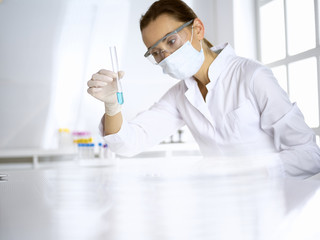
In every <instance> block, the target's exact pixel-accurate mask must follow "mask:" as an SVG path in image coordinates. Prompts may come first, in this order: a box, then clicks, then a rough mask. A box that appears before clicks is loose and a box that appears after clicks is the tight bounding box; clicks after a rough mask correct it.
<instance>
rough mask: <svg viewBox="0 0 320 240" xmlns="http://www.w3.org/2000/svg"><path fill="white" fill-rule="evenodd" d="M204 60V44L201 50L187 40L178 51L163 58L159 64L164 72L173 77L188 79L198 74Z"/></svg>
mask: <svg viewBox="0 0 320 240" xmlns="http://www.w3.org/2000/svg"><path fill="white" fill-rule="evenodd" d="M203 62H204V53H203V49H202V45H201V50H200V52H199V51H198V50H197V49H195V48H194V47H193V46H192V44H191V43H190V41H187V42H186V43H185V44H183V45H182V46H181V47H180V48H179V49H178V50H177V51H175V52H174V53H172V54H171V55H169V56H168V57H166V58H165V59H163V60H162V61H161V62H160V63H159V65H160V66H161V67H162V70H163V73H165V74H169V75H170V76H171V77H173V78H177V79H186V78H189V77H192V76H193V75H194V74H196V73H197V72H198V71H199V69H200V68H201V66H202V64H203Z"/></svg>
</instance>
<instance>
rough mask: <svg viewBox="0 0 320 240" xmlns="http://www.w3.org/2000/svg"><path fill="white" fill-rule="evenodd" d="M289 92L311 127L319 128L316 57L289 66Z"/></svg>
mask: <svg viewBox="0 0 320 240" xmlns="http://www.w3.org/2000/svg"><path fill="white" fill-rule="evenodd" d="M289 80H290V85H289V92H290V98H291V100H292V101H294V102H297V104H298V106H299V108H300V109H301V111H302V112H303V114H304V117H305V120H306V122H307V124H308V125H309V126H310V127H318V126H319V105H318V81H317V61H316V58H315V57H312V58H307V59H304V60H301V61H297V62H293V63H291V64H289Z"/></svg>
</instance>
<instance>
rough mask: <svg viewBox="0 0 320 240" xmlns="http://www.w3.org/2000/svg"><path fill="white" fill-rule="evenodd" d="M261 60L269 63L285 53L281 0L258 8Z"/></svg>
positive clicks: (281, 57) (275, 0)
mask: <svg viewBox="0 0 320 240" xmlns="http://www.w3.org/2000/svg"><path fill="white" fill-rule="evenodd" d="M260 40H261V60H262V62H264V63H270V62H273V61H275V60H279V59H283V58H284V57H285V55H286V52H285V51H286V47H285V27H284V8H283V0H274V1H271V2H269V3H267V4H265V5H263V6H262V7H261V8H260Z"/></svg>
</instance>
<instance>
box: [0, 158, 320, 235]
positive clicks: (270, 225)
mask: <svg viewBox="0 0 320 240" xmlns="http://www.w3.org/2000/svg"><path fill="white" fill-rule="evenodd" d="M252 160H253V159H248V160H246V159H240V161H239V159H232V160H229V159H223V161H222V159H219V160H213V159H203V158H200V157H171V158H168V157H166V158H131V159H113V160H112V161H108V162H105V164H104V165H72V166H71V165H70V166H69V167H64V168H38V169H30V170H19V171H14V170H6V171H1V170H0V174H2V175H0V239H1V240H11V239H24V240H29V239H30V240H38V239H39V240H40V239H41V240H43V239H46V240H50V239H55V240H56V239H59V240H71V239H77V240H82V239H83V240H88V239H90V240H105V239H110V240H135V239H137V240H144V239H146V240H167V239H168V240H180V239H181V240H189V239H192V240H194V239H201V240H207V239H215V240H233V239H237V240H250V239H252V240H285V239H286V240H296V239H299V240H302V239H303V240H311V239H312V240H319V239H320V228H319V223H320V204H319V202H320V181H316V180H312V179H307V180H300V179H292V178H283V177H281V176H279V175H276V174H275V175H274V176H270V174H268V173H270V169H271V168H274V169H273V172H276V171H277V169H276V166H274V165H272V166H271V165H270V166H268V165H267V164H265V162H263V161H262V160H261V159H257V160H256V161H254V162H252Z"/></svg>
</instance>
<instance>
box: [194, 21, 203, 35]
mask: <svg viewBox="0 0 320 240" xmlns="http://www.w3.org/2000/svg"><path fill="white" fill-rule="evenodd" d="M193 35H194V36H196V37H197V39H198V40H202V39H203V38H204V25H203V23H202V21H201V20H200V19H199V18H195V19H194V21H193Z"/></svg>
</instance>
